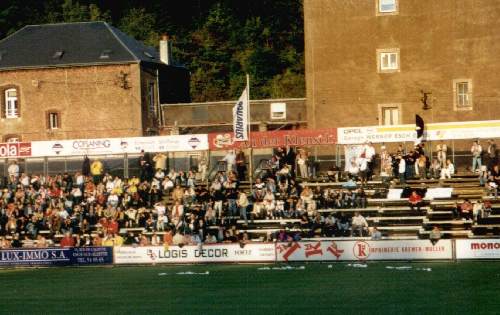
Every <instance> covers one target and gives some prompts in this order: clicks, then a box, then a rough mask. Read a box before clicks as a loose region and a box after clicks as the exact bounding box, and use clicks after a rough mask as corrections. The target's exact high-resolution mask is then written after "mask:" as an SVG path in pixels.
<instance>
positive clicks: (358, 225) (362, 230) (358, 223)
mask: <svg viewBox="0 0 500 315" xmlns="http://www.w3.org/2000/svg"><path fill="white" fill-rule="evenodd" d="M351 227H352V232H351V236H363V235H365V234H366V232H367V230H368V222H366V219H365V218H364V217H363V216H362V215H361V213H359V212H358V211H356V212H354V216H353V217H352V222H351Z"/></svg>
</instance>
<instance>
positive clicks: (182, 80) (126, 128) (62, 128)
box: [0, 22, 189, 141]
mask: <svg viewBox="0 0 500 315" xmlns="http://www.w3.org/2000/svg"><path fill="white" fill-rule="evenodd" d="M161 47H163V48H164V49H163V51H161V52H160V53H159V52H158V51H156V50H155V49H154V48H152V47H146V46H144V45H143V44H142V43H140V42H138V41H136V40H135V39H133V38H131V37H129V36H127V35H126V34H124V33H122V32H121V31H119V30H118V29H116V28H114V27H112V26H110V25H108V24H107V23H104V22H90V23H68V24H49V25H30V26H26V27H24V28H22V29H20V30H19V31H17V32H16V33H14V34H12V35H10V36H8V37H7V38H5V39H3V40H1V41H0V107H1V118H0V122H1V125H0V134H1V135H2V139H0V141H16V140H17V141H32V140H52V139H58V140H60V139H75V138H99V137H127V136H142V135H151V134H155V133H158V127H159V126H160V125H161V118H162V117H161V111H160V107H159V104H160V103H162V102H163V103H164V102H185V101H189V73H188V71H187V70H186V69H185V68H183V67H178V66H174V65H172V64H171V56H170V54H169V49H168V48H169V46H168V42H167V40H166V39H164V40H163V42H160V48H161Z"/></svg>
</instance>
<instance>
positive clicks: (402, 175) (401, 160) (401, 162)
mask: <svg viewBox="0 0 500 315" xmlns="http://www.w3.org/2000/svg"><path fill="white" fill-rule="evenodd" d="M398 159H399V165H398V174H399V183H400V184H402V185H404V184H405V172H406V160H405V159H404V157H402V156H398Z"/></svg>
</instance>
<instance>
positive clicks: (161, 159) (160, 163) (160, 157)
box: [153, 152, 167, 171]
mask: <svg viewBox="0 0 500 315" xmlns="http://www.w3.org/2000/svg"><path fill="white" fill-rule="evenodd" d="M153 162H155V169H156V170H158V169H160V170H162V171H164V170H165V169H166V168H167V156H166V155H165V154H164V153H162V152H160V153H158V154H156V155H155V156H154V157H153Z"/></svg>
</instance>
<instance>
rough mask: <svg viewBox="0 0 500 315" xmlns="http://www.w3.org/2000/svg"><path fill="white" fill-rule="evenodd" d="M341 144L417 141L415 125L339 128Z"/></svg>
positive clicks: (339, 141)
mask: <svg viewBox="0 0 500 315" xmlns="http://www.w3.org/2000/svg"><path fill="white" fill-rule="evenodd" d="M338 138H339V140H338V143H339V144H363V143H366V142H367V141H369V142H373V143H382V142H405V141H415V139H416V138H417V132H416V131H415V125H399V126H372V127H347V128H338Z"/></svg>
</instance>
